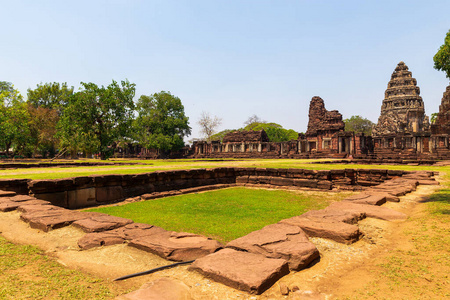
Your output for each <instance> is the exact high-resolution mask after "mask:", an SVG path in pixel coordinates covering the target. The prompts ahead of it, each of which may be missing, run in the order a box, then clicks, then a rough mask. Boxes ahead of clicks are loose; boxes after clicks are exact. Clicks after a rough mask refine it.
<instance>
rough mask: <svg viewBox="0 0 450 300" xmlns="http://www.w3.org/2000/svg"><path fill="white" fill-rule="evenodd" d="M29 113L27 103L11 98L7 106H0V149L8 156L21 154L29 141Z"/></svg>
mask: <svg viewBox="0 0 450 300" xmlns="http://www.w3.org/2000/svg"><path fill="white" fill-rule="evenodd" d="M29 124H30V115H29V113H28V110H27V104H26V103H24V102H23V101H21V100H13V101H12V102H11V103H9V105H8V106H5V105H1V106H0V149H1V150H3V151H5V152H6V156H7V157H9V156H10V150H11V149H12V150H13V156H14V155H15V154H23V153H24V152H25V150H26V148H27V145H28V144H29V142H30V127H29Z"/></svg>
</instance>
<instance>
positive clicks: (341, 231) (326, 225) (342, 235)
mask: <svg viewBox="0 0 450 300" xmlns="http://www.w3.org/2000/svg"><path fill="white" fill-rule="evenodd" d="M280 223H286V224H290V225H295V226H299V227H300V228H301V229H302V230H303V231H304V232H305V233H306V234H307V235H308V236H311V237H320V238H325V239H330V240H333V241H336V242H339V243H344V244H351V243H354V242H356V241H357V240H358V239H359V237H360V235H361V233H360V231H359V228H358V226H356V225H350V224H347V223H343V222H320V221H316V220H310V219H308V218H305V217H302V216H296V217H292V218H290V219H285V220H281V221H280Z"/></svg>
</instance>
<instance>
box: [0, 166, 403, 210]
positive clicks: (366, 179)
mask: <svg viewBox="0 0 450 300" xmlns="http://www.w3.org/2000/svg"><path fill="white" fill-rule="evenodd" d="M405 174H408V172H407V171H393V170H389V171H388V170H381V169H350V168H349V169H345V170H322V171H316V170H304V169H273V168H214V169H193V170H178V171H158V172H153V173H145V174H136V175H93V176H86V177H75V178H66V179H57V180H30V179H11V180H6V179H3V180H0V190H4V191H15V192H17V193H20V194H29V195H32V196H34V197H36V198H37V199H41V200H46V201H49V202H50V203H52V204H53V205H57V206H60V207H65V208H81V207H89V206H96V205H102V204H106V203H113V202H118V201H122V200H124V199H130V198H134V197H141V198H142V199H152V198H159V197H166V196H170V195H177V194H183V193H189V192H192V191H199V190H205V189H206V190H207V189H215V188H221V187H228V186H231V185H245V186H257V187H269V188H290V189H316V190H333V189H334V190H361V189H363V187H365V186H373V185H377V184H380V183H382V182H384V181H385V180H389V179H392V178H395V177H401V176H403V175H405Z"/></svg>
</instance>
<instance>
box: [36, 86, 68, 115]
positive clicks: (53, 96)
mask: <svg viewBox="0 0 450 300" xmlns="http://www.w3.org/2000/svg"><path fill="white" fill-rule="evenodd" d="M72 94H73V86H72V87H68V86H67V83H65V82H64V83H62V84H60V83H58V82H53V83H50V82H48V83H45V84H42V83H40V84H38V85H37V86H36V88H35V89H34V90H32V89H28V95H27V101H28V103H30V104H31V105H33V106H34V107H45V108H51V109H57V110H59V111H61V109H62V108H63V107H65V106H66V105H67V102H68V99H69V97H70V96H71V95H72Z"/></svg>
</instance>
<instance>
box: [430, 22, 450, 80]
mask: <svg viewBox="0 0 450 300" xmlns="http://www.w3.org/2000/svg"><path fill="white" fill-rule="evenodd" d="M433 60H434V68H435V69H436V70H439V71H443V72H444V73H445V76H446V77H447V78H449V79H450V30H449V31H448V32H447V35H446V36H445V40H444V44H443V45H442V46H441V47H440V48H439V50H438V52H437V53H436V54H435V55H434V57H433Z"/></svg>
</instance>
